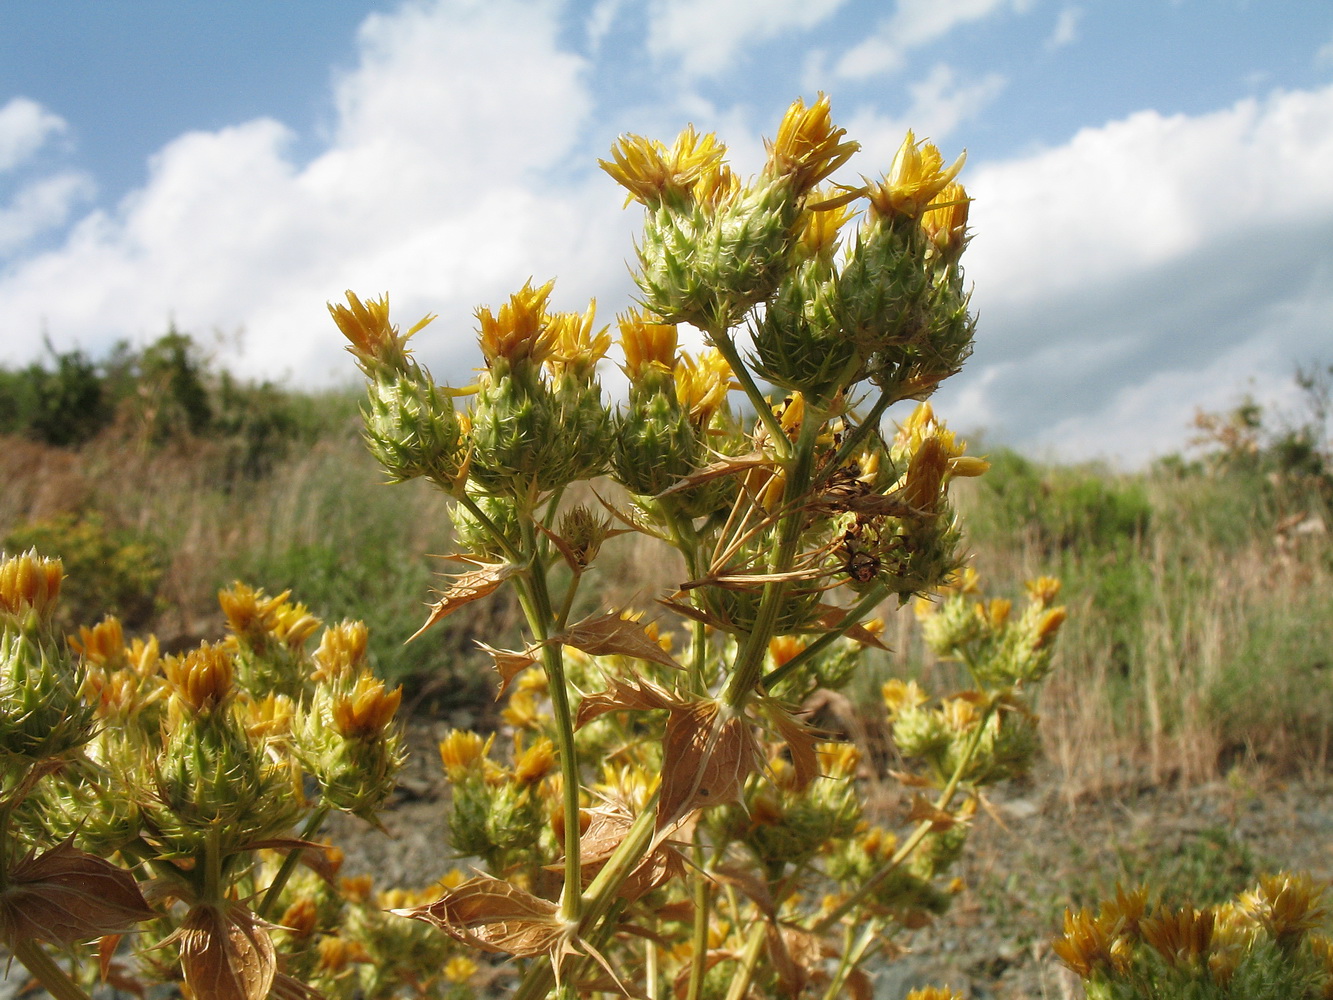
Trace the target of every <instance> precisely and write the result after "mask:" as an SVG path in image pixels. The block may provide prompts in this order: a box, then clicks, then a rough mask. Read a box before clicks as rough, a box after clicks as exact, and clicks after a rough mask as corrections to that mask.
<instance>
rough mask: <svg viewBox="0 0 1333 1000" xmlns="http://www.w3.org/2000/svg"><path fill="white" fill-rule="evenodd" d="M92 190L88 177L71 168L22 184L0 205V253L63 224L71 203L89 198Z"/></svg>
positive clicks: (91, 183) (13, 248)
mask: <svg viewBox="0 0 1333 1000" xmlns="http://www.w3.org/2000/svg"><path fill="white" fill-rule="evenodd" d="M93 192H94V185H93V182H92V178H90V177H89V176H88V175H87V174H84V173H80V172H78V171H73V170H65V171H61V172H60V173H58V174H54V175H52V176H50V177H42V178H40V179H38V180H35V181H32V182H31V183H29V184H25V185H24V186H23V187H21V188H20V189H19V190H18V192H17V193H16V194H15V195H14V197H13V198H12V199H11V201H10V203H9V204H8V205H6V206H4V207H3V208H0V254H7V253H10V252H11V251H13V250H15V249H16V248H18V247H21V246H23V245H24V244H26V243H27V242H28V241H29V240H31V239H33V237H35V236H38V235H39V234H41V233H44V232H47V231H48V230H50V229H53V228H55V227H57V226H59V225H61V224H63V223H64V222H65V221H66V220H67V219H68V218H69V215H70V212H71V211H72V210H73V209H74V206H75V205H77V204H78V203H80V202H82V201H85V200H87V199H89V198H91V197H92V196H93Z"/></svg>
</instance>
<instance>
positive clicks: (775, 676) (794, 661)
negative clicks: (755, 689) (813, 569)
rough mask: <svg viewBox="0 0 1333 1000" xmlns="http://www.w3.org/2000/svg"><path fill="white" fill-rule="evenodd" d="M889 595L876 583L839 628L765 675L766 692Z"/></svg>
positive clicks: (855, 605) (827, 633) (851, 610)
mask: <svg viewBox="0 0 1333 1000" xmlns="http://www.w3.org/2000/svg"><path fill="white" fill-rule="evenodd" d="M888 593H889V588H888V587H887V586H885V585H884V583H883V582H882V581H878V580H877V581H875V583H873V584H872V585H871V587H870V589H869V590H867V591H866V592H865V593H864V594H862V595H861V599H860V600H859V601H857V602H856V603H855V604H853V605H852V606H851V607H850V608H848V609H847V613H846V614H845V615H844V616H843V619H842V621H841V622H839V623H838V627H837V628H834V629H831V630H830V631H828V632H825V633H824V634H823V635H821V636H820V637H819V638H818V639H816V640H815V641H814V642H812V643H810V645H808V646H806V647H805V648H804V649H803V650H801V651H800V652H799V653H797V654H796V655H795V656H793V657H792V658H791V659H790V660H788V661H787V662H786V663H784V664H783V665H782V666H780V667H778V668H777V669H776V670H772V671H770V672H769V673H767V674H765V675H764V678H763V680H761V681H760V682H759V683H760V684H762V685H763V687H764V690H765V691H772V690H773V688H775V687H776V686H777V685H778V684H780V683H781V682H782V680H783V679H784V678H786V677H788V676H790V675H791V674H792V673H793V672H794V671H796V670H799V669H800V668H801V667H803V666H805V665H806V664H807V663H809V662H810V661H811V660H813V659H814V658H815V657H816V656H818V655H819V654H820V653H822V652H824V650H826V649H828V648H829V646H832V645H833V644H834V643H835V642H837V641H838V640H839V639H840V638H842V637H843V636H844V635H846V634H847V632H848V630H849V629H851V627H852V626H853V625H859V624H860V623H861V620H862V619H863V618H864V617H865V616H866V615H867V614H869V613H870V612H871V611H872V610H874V608H875V606H876V605H877V604H879V602H880V601H882V600H884V598H885V597H887V596H888Z"/></svg>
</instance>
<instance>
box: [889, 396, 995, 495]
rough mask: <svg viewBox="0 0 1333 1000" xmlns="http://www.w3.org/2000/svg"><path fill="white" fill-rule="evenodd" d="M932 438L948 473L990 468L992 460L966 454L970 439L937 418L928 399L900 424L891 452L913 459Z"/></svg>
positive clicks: (972, 473) (977, 472) (972, 472)
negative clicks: (959, 435) (964, 437)
mask: <svg viewBox="0 0 1333 1000" xmlns="http://www.w3.org/2000/svg"><path fill="white" fill-rule="evenodd" d="M932 438H933V439H935V441H936V444H937V446H938V447H939V449H940V451H941V452H942V454H943V456H944V460H945V471H946V472H947V473H948V476H949V477H954V476H980V475H982V474H984V473H985V472H986V470H987V469H989V468H990V463H989V462H987V461H986V460H985V459H983V458H974V457H972V456H970V455H967V454H965V452H966V451H967V442H966V441H962V440H960V439H958V438H957V437H956V436H955V434H954V432H953V431H951V430H949V428H947V427H945V426H944V424H942V423H941V422H940V421H939V420H938V419H936V417H935V411H934V410H933V409H932V408H931V405H930V404H929V403H921V404H919V405H918V406H917V408H916V409H915V410H913V411H912V414H911V416H909V417H908V418H907V419H906V420H904V421H903V423H902V424H901V425H900V426H899V428H898V433H897V434H896V435H895V436H894V439H893V446H892V448H891V449H890V454H891V455H892V457H893V458H894V459H895V460H897V461H901V460H902V459H904V458H906V459H908V460H909V461H910V460H911V458H912V456H914V455H915V454H916V453H917V452H918V451H919V450H920V449H921V448H922V446H923V445H924V444H925V442H926V441H927V440H929V439H932Z"/></svg>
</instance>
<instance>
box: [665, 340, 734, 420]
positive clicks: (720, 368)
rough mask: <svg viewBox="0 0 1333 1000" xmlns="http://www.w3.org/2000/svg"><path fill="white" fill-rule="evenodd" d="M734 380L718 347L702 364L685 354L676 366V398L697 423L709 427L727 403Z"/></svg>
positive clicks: (702, 356) (707, 352) (705, 354)
mask: <svg viewBox="0 0 1333 1000" xmlns="http://www.w3.org/2000/svg"><path fill="white" fill-rule="evenodd" d="M734 377H735V376H734V373H733V372H732V370H731V365H729V364H728V363H727V359H726V358H724V357H723V356H722V353H721V352H720V351H719V350H718V349H717V348H715V347H710V348H707V349H706V350H705V351H704V352H703V353H702V354H700V355H699V358H698V360H695V359H694V358H692V357H690V355H688V354H685V353H683V352H682V353H681V355H680V361H679V362H678V363H677V364H676V397H677V398H678V399H679V400H680V403H681V405H682V406H684V407H685V408H686V409H688V410H689V411H690V417H691V419H693V420H694V421H695V423H698V424H700V425H703V424H707V423H708V421H710V420H711V419H712V418H713V414H715V413H716V412H717V411H718V410H719V409H721V408H722V405H723V404H724V403H725V402H726V400H727V393H728V392H730V391H731V382H732V379H733V378H734Z"/></svg>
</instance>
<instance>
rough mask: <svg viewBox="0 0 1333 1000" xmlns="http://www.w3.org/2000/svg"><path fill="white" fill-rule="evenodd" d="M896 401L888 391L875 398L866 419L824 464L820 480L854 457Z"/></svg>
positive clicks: (854, 428)
mask: <svg viewBox="0 0 1333 1000" xmlns="http://www.w3.org/2000/svg"><path fill="white" fill-rule="evenodd" d="M894 402H896V401H895V400H894V399H893V398H892V397H891V396H890V395H889V394H888V393H887V392H882V393H880V395H879V399H877V400H875V405H874V406H872V407H871V408H870V412H869V413H867V414H866V415H865V419H864V420H862V421H861V422H860V423H859V424H857V425H856V426H855V427H853V428H852V429H851V430H850V431H849V432H848V433H847V435H846V436H845V437H844V438H843V439H842V444H841V445H839V446H838V450H837V452H836V453H834V455H833V459H832V461H830V462H828V463H826V464H825V465H824V467H823V470H822V471H821V472H820V474H819V477H818V478H819V479H820V480H823V479H826V478H827V477H829V476H831V475H833V473H834V472H835V471H836V470H838V469H840V468H841V467H842V465H843V463H845V462H846V461H847V460H848V459H849V458H851V457H852V455H853V454H854V453H855V452H856V449H857V448H859V447H861V442H863V441H864V440H865V439H866V436H867V435H868V434H869V433H870V432H871V431H874V430H878V429H879V420H880V417H882V416H884V411H885V410H887V409H888V408H889V407H890V406H891V405H892V404H893V403H894Z"/></svg>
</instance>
